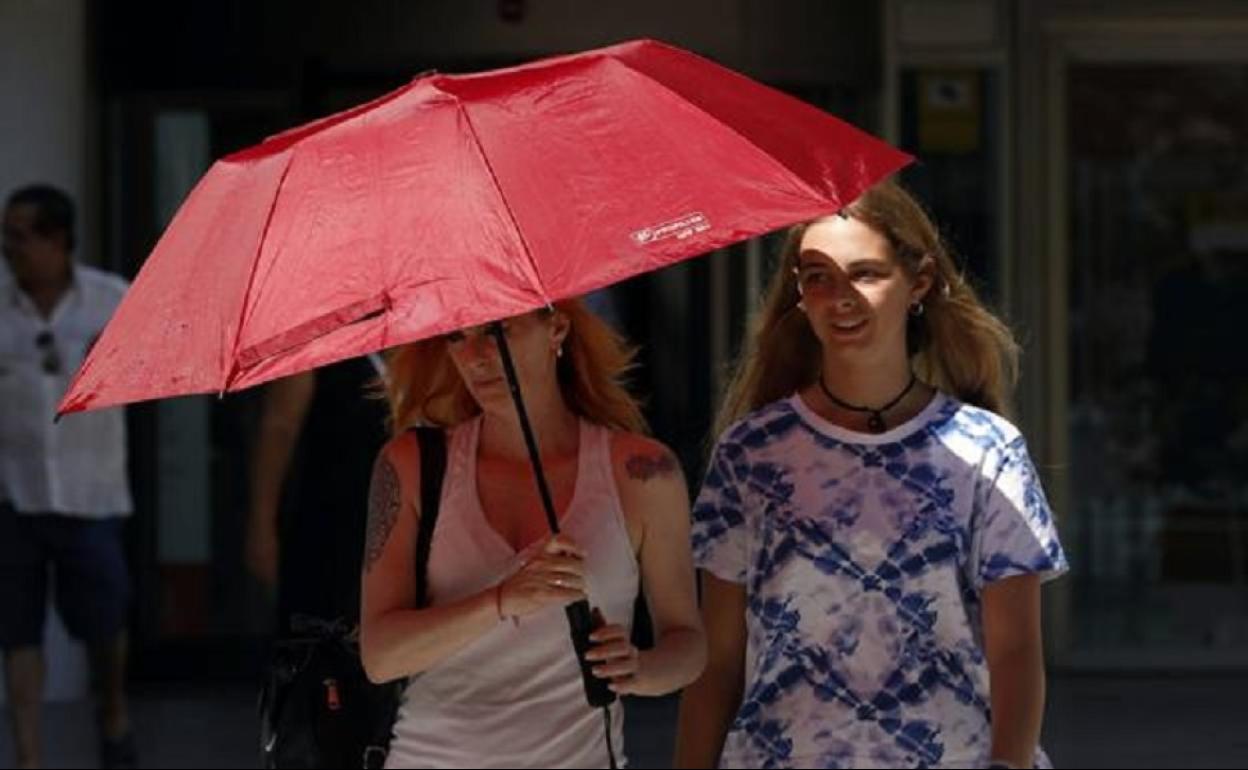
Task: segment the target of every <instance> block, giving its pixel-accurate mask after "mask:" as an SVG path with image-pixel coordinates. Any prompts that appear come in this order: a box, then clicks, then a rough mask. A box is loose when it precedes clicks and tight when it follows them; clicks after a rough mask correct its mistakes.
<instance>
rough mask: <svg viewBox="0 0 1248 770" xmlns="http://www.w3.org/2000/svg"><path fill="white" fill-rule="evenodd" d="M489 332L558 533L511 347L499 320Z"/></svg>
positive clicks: (539, 488)
mask: <svg viewBox="0 0 1248 770" xmlns="http://www.w3.org/2000/svg"><path fill="white" fill-rule="evenodd" d="M490 334H493V335H494V341H495V342H496V343H498V355H499V356H500V357H501V358H502V359H503V372H504V373H505V374H506V375H507V387H508V389H509V390H510V391H511V400H512V402H514V403H515V405H516V414H517V416H519V417H520V430H521V432H523V433H524V443H525V445H526V446H528V448H529V462H531V463H532V464H533V478H534V480H536V481H537V492H538V494H539V495H541V497H542V508H544V509H545V511H546V521H547V523H548V524H550V531H551V532H554V533H555V534H558V533H559V517H558V516H557V515H556V514H555V503H554V501H553V500H552V499H551V497H550V487H549V486H548V485H547V484H546V473H545V472H544V471H543V470H542V456H541V454H540V453H539V452H538V449H537V437H536V436H535V435H533V425H532V424H531V423H530V422H529V413H528V410H526V409H525V408H524V396H523V395H522V394H521V393H520V378H519V377H517V376H516V365H515V362H514V361H512V359H511V348H509V347H508V346H507V334H506V333H505V332H504V331H503V325H502V323H501V322H499V321H495V322H494V323H492V324H490Z"/></svg>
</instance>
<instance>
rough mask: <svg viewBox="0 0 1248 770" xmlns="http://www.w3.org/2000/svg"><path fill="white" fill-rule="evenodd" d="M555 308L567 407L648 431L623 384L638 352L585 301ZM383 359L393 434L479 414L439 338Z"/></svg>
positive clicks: (603, 422) (593, 418)
mask: <svg viewBox="0 0 1248 770" xmlns="http://www.w3.org/2000/svg"><path fill="white" fill-rule="evenodd" d="M555 310H557V311H559V312H562V313H563V314H564V315H566V316H567V318H568V321H569V322H570V323H569V328H568V335H567V337H566V338H564V341H563V346H564V351H565V354H564V355H563V356H562V357H560V358H559V359H558V364H557V371H556V375H557V377H558V380H559V387H560V390H561V391H562V392H563V398H564V400H565V401H566V402H567V404H568V407H569V408H570V409H571V410H572V411H573V412H574V413H575V414H577V415H579V416H581V417H584V418H585V419H587V420H590V421H591V422H595V423H598V424H600V425H605V426H606V427H608V428H613V429H616V430H626V431H633V432H637V433H644V432H647V427H646V421H645V418H644V417H643V416H642V414H641V406H640V405H639V404H638V402H637V400H636V399H635V398H634V397H633V396H632V394H630V393H629V392H628V390H627V389H626V388H625V386H624V377H625V375H626V374H627V373H628V372H629V370H631V369H632V367H633V358H634V356H635V354H636V349H635V348H633V347H631V346H629V345H628V344H627V343H626V342H625V341H624V338H623V337H622V336H620V335H619V334H618V333H616V332H615V330H614V329H612V328H611V327H610V326H609V325H608V324H607V323H606V322H605V321H603V320H602V319H601V318H599V317H598V316H596V315H594V313H593V312H592V311H591V310H590V309H589V308H588V307H586V305H585V303H584V301H583V300H580V299H571V300H564V301H562V302H557V303H555ZM536 312H539V313H541V312H546V311H542V310H539V311H536ZM388 364H389V366H388V371H389V380H388V382H387V383H386V386H385V397H386V399H387V401H389V403H390V428H391V431H392V432H393V433H394V434H395V435H398V434H400V433H402V432H403V431H404V430H406V429H407V428H409V427H411V426H412V425H415V424H418V423H419V424H425V425H438V426H442V427H451V426H454V425H458V424H459V423H461V422H463V421H465V420H467V419H469V418H471V417H474V416H476V415H477V414H480V412H481V407H480V406H479V405H478V404H477V402H476V401H475V400H474V399H473V397H472V394H471V393H469V391H468V386H467V385H465V384H464V381H463V378H461V377H460V376H459V372H458V371H457V370H456V369H455V365H454V363H452V362H451V357H450V354H449V353H448V351H447V347H446V341H445V340H444V339H443V338H442V337H433V338H430V339H426V340H421V341H419V342H414V343H411V344H409V345H404V346H402V347H399V348H396V349H394V350H393V351H391V352H390V354H389V356H388Z"/></svg>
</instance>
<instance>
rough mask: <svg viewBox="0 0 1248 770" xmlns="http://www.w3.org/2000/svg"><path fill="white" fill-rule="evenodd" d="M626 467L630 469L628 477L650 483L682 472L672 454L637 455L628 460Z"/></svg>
mask: <svg viewBox="0 0 1248 770" xmlns="http://www.w3.org/2000/svg"><path fill="white" fill-rule="evenodd" d="M625 467H626V468H628V477H629V478H631V479H637V480H639V481H649V480H650V479H653V478H655V477H657V476H673V475H675V474H676V473H677V472H679V470H680V466H679V465H677V464H676V458H675V457H674V456H672V453H671V452H657V453H651V454H635V455H633V456H632V457H630V458H628V462H627V463H626V464H625Z"/></svg>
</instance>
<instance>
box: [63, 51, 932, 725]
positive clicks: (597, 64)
mask: <svg viewBox="0 0 1248 770" xmlns="http://www.w3.org/2000/svg"><path fill="white" fill-rule="evenodd" d="M909 160H910V158H909V157H908V156H906V155H905V154H903V153H900V152H898V151H896V150H894V149H892V148H891V147H889V146H888V145H885V144H883V143H881V142H879V141H878V140H876V139H873V138H872V137H870V136H867V135H866V134H863V133H862V132H860V131H858V130H857V129H854V128H852V127H851V126H848V125H846V124H845V123H842V122H841V121H839V120H837V119H836V118H833V117H831V116H830V115H827V114H825V113H822V112H820V111H818V110H816V109H814V108H813V107H810V106H808V105H806V104H803V103H801V102H799V101H797V100H795V99H792V98H790V97H788V96H785V95H784V94H781V93H779V92H777V91H774V90H772V89H770V88H767V87H765V86H762V85H759V84H758V83H755V82H753V81H751V80H749V79H747V78H745V77H743V76H741V75H738V74H736V73H734V72H732V71H731V70H727V69H724V68H723V67H719V66H717V65H715V64H713V63H711V62H708V61H706V60H704V59H701V58H699V57H697V56H694V55H693V54H690V53H688V52H685V51H681V50H679V49H676V48H672V47H670V46H666V45H663V44H660V43H656V42H652V41H640V42H634V43H625V44H623V45H618V46H613V47H610V48H604V49H601V50H598V51H590V52H588V53H583V54H579V55H575V56H564V57H559V58H554V59H547V60H544V61H539V62H536V63H533V64H528V65H525V66H522V67H514V68H510V69H504V70H499V71H495V72H487V73H483V74H479V75H466V76H458V77H452V76H445V75H430V76H427V77H419V78H417V79H416V80H415V81H413V82H412V83H411V84H410V85H408V86H405V87H404V88H400V89H398V90H397V91H394V92H392V93H389V94H386V95H385V96H382V97H381V98H379V99H376V100H374V101H372V102H369V103H368V104H364V105H361V106H359V107H356V108H354V109H351V110H347V111H346V112H342V113H339V114H337V115H334V116H331V117H329V118H325V119H323V120H320V121H317V122H315V123H310V124H308V125H306V126H302V127H300V128H296V129H293V130H291V131H288V132H286V133H284V134H279V135H278V136H275V137H272V138H270V139H268V140H267V141H265V142H263V143H261V144H259V145H257V146H255V147H252V148H249V149H246V150H243V151H241V152H238V153H235V154H233V155H230V156H228V157H226V158H224V159H222V160H221V161H219V162H217V163H216V164H215V165H214V166H213V167H212V168H211V169H210V170H209V171H208V173H207V174H206V175H205V176H204V178H203V179H202V180H201V181H200V183H199V184H198V185H197V186H196V187H195V189H194V190H193V191H192V192H191V194H190V196H189V197H188V198H187V200H186V202H185V203H183V204H182V208H181V209H180V210H179V211H178V213H177V215H176V216H175V217H174V219H173V222H171V223H170V225H169V227H168V229H167V230H166V231H165V234H164V236H163V237H162V238H161V240H160V242H159V243H158V244H157V245H156V249H155V251H153V252H152V255H151V256H150V257H149V258H148V260H147V263H146V264H145V265H144V267H143V270H142V271H141V272H140V273H139V276H138V278H137V279H136V280H135V282H134V286H133V287H131V289H130V291H129V292H128V293H127V295H126V297H125V299H124V300H123V301H122V304H121V306H120V307H119V308H118V310H117V313H116V315H115V316H114V317H113V319H112V321H110V322H109V324H108V326H107V328H105V330H104V333H103V335H102V336H101V337H100V340H99V342H98V343H97V344H96V345H95V347H94V348H93V349H92V351H91V354H90V355H89V356H88V357H87V360H86V362H85V363H84V364H83V366H82V369H81V370H79V372H78V375H77V376H76V378H75V379H74V382H73V383H72V384H71V386H70V389H69V392H68V393H67V394H66V396H65V398H64V399H63V400H62V402H61V407H60V409H61V412H62V413H67V412H74V411H79V410H83V409H93V408H99V407H105V406H111V405H116V404H122V403H128V402H133V401H141V400H145V399H151V398H161V397H165V396H174V395H185V394H190V393H204V392H225V391H227V390H238V389H241V388H246V387H249V386H252V385H257V384H259V383H262V382H264V381H266V380H269V379H273V378H275V377H280V376H283V375H287V374H292V373H295V372H299V371H303V370H306V369H311V368H313V367H316V366H319V365H322V364H326V363H330V362H332V361H337V360H339V359H343V358H348V357H352V356H357V355H360V354H363V353H368V352H372V351H375V350H378V349H381V348H386V347H390V346H392V345H397V344H400V343H404V342H411V341H414V340H418V339H421V338H424V337H429V336H432V335H435V334H439V333H442V332H447V331H450V330H453V329H457V328H461V327H464V326H472V325H477V324H481V323H485V322H490V321H495V320H497V319H499V318H504V317H507V316H512V315H517V314H519V313H522V312H524V311H527V310H532V309H534V308H537V307H540V306H543V305H547V304H549V303H551V302H553V301H554V300H558V299H563V298H566V297H571V296H575V295H578V294H583V293H585V292H587V291H590V290H592V289H596V288H599V287H601V286H604V285H606V284H609V283H612V282H614V281H618V280H621V279H624V278H628V277H629V276H633V275H636V274H638V273H642V272H645V271H647V270H652V269H656V268H659V267H663V266H665V265H669V264H671V263H673V262H676V261H678V260H681V259H684V258H686V257H690V256H693V255H696V254H701V253H703V252H706V251H709V250H711V249H714V248H717V247H720V246H724V245H726V244H729V243H733V242H735V241H739V240H741V239H743V238H748V237H750V236H752V235H757V234H759V233H763V232H767V231H769V230H774V229H776V228H778V227H782V226H784V225H787V224H790V223H792V222H796V221H801V220H804V219H810V218H813V217H815V216H818V215H820V214H827V213H831V212H834V211H836V210H838V209H840V208H841V207H842V206H843V205H844V204H846V203H848V202H850V201H852V200H853V199H854V198H856V197H858V195H859V194H860V193H862V192H863V191H864V190H866V188H868V187H869V186H871V185H872V184H873V183H875V182H876V181H878V180H879V179H881V178H883V177H884V176H886V175H888V174H890V173H892V172H893V171H895V170H897V169H898V168H900V167H902V166H903V165H905V164H906V163H908V162H909ZM493 332H494V336H495V339H496V340H497V342H498V346H499V349H500V352H501V354H502V359H503V364H504V367H505V369H506V372H507V375H508V379H509V381H510V382H511V390H512V396H513V399H514V401H515V404H516V409H517V410H518V412H519V416H520V422H521V426H522V428H523V430H524V435H525V440H526V442H527V444H528V449H529V456H530V459H531V460H532V462H533V470H534V479H535V481H536V483H537V486H538V491H539V493H540V495H541V498H542V502H543V505H544V507H545V509H546V515H547V519H548V521H549V523H550V527H551V529H552V530H553V531H555V532H558V531H559V525H558V519H557V517H556V515H555V511H554V507H553V505H552V503H551V500H550V493H549V490H548V488H547V485H546V480H545V477H544V474H543V473H542V467H541V463H540V456H539V453H538V447H537V444H536V442H535V440H534V437H533V432H532V430H531V428H530V426H529V422H528V418H527V416H526V414H525V409H524V402H523V399H522V398H521V394H520V391H519V386H518V383H517V381H516V378H515V374H514V370H513V367H512V362H511V356H510V353H509V351H508V350H507V345H506V337H505V336H504V335H503V333H502V330H501V327H500V326H499V324H493ZM567 615H568V621H569V624H570V627H571V629H572V637H573V644H574V646H575V648H576V651H577V657H578V659H579V660H580V663H581V672H582V677H583V678H584V684H585V689H586V695H587V697H588V699H589V702H590V703H591V704H593V705H605V704H607V703H609V702H610V701H611V700H613V699H614V693H612V692H611V691H610V690H609V689H607V687H606V682H605V681H604V680H601V679H597V678H596V677H594V676H593V675H592V674H591V673H590V666H589V664H587V663H586V662H585V659H584V653H585V651H586V650H587V649H588V647H589V638H588V637H589V632H590V627H591V625H592V620H591V614H590V608H589V604H588V602H586V601H580V602H577V603H574V604H571V605H568V607H567Z"/></svg>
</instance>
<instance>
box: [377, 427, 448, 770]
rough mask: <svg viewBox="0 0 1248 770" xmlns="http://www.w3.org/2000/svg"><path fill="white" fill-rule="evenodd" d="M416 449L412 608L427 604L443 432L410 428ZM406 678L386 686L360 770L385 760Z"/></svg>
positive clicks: (442, 471) (439, 494)
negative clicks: (385, 700)
mask: <svg viewBox="0 0 1248 770" xmlns="http://www.w3.org/2000/svg"><path fill="white" fill-rule="evenodd" d="M411 430H412V432H413V433H414V434H415V436H416V445H417V446H418V447H419V448H420V524H419V528H418V529H417V530H416V568H415V578H416V607H417V608H420V607H427V606H428V605H429V582H428V577H429V552H430V550H431V548H432V547H433V529H434V527H436V526H437V524H438V508H439V507H440V503H441V501H442V479H443V477H444V476H445V475H446V433H445V432H444V431H443V430H442V429H441V428H430V427H424V426H421V427H416V428H412V429H411ZM407 681H408V680H406V679H400V680H398V681H396V682H392V683H391V684H390V688H391V700H390V705H389V708H388V709H387V713H386V714H385V719H384V720H379V721H378V722H377V723H376V725H375V730H374V735H373V740H372V741H371V742H370V743H369V745H368V746H367V747H365V749H364V757H363V760H364V762H363V767H365V768H379V767H382V765H383V764H384V763H385V761H386V752H387V751H388V750H389V746H390V736H391V733H392V731H393V729H394V720H395V718H396V717H397V716H398V710H399V702H400V701H401V700H402V697H403V689H404V688H405V687H406V686H407Z"/></svg>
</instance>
